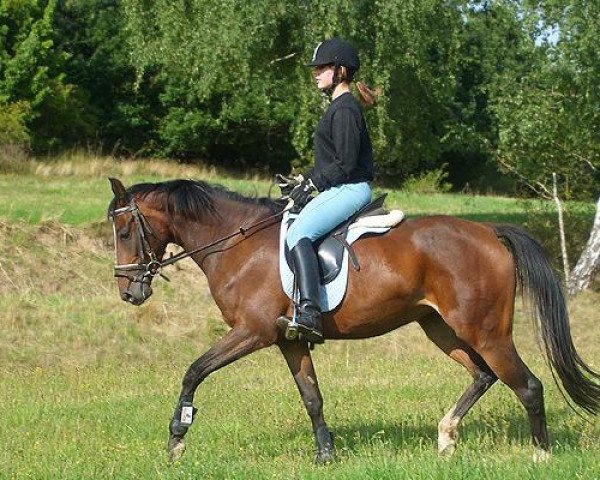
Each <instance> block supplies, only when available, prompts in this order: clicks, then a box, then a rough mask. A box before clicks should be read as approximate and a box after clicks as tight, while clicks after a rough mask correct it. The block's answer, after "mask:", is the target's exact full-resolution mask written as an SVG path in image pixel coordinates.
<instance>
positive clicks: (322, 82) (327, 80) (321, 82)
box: [313, 65, 334, 90]
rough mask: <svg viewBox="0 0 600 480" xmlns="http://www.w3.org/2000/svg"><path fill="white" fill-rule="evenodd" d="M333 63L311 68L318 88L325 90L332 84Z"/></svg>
mask: <svg viewBox="0 0 600 480" xmlns="http://www.w3.org/2000/svg"><path fill="white" fill-rule="evenodd" d="M333 70H334V69H333V65H321V66H319V67H314V68H313V76H314V77H315V81H316V82H317V88H318V89H319V90H325V89H327V88H329V87H331V85H333Z"/></svg>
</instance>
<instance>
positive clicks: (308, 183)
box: [290, 179, 317, 207]
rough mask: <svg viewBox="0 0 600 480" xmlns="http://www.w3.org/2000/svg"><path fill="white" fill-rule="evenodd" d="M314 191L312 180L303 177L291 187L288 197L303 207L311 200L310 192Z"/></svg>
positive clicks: (296, 204)
mask: <svg viewBox="0 0 600 480" xmlns="http://www.w3.org/2000/svg"><path fill="white" fill-rule="evenodd" d="M316 191H317V189H316V187H315V185H314V183H313V182H312V180H310V179H308V180H304V179H303V180H302V181H301V182H300V183H299V184H298V185H296V186H295V187H294V188H293V189H292V191H291V192H290V198H291V199H292V200H293V201H294V205H295V206H297V207H304V206H305V205H306V204H307V203H308V202H309V201H310V200H311V198H312V197H311V193H312V192H316Z"/></svg>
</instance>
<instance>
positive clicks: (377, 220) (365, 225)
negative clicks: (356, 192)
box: [279, 210, 404, 312]
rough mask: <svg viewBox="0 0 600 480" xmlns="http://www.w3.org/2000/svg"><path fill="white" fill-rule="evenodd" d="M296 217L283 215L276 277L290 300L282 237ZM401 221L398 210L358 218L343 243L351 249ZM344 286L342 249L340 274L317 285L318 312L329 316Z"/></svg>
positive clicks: (291, 277) (345, 269)
mask: <svg viewBox="0 0 600 480" xmlns="http://www.w3.org/2000/svg"><path fill="white" fill-rule="evenodd" d="M296 216H297V215H296V214H290V213H289V212H286V213H285V214H284V216H283V220H282V222H281V231H280V234H279V273H280V276H281V285H282V286H283V290H284V291H285V293H286V295H287V296H288V297H290V298H293V295H294V273H293V272H292V271H291V269H290V267H289V266H288V264H287V261H286V259H285V237H286V235H287V229H288V220H289V219H290V218H295V217H296ZM403 218H404V214H403V213H402V212H401V211H400V210H392V211H391V212H390V213H389V214H387V215H373V216H371V217H363V218H360V219H358V221H357V222H355V223H353V224H352V225H350V227H349V229H348V237H347V238H346V241H347V242H348V244H349V245H352V244H353V243H354V242H355V241H356V240H358V239H359V238H360V237H361V236H362V235H364V234H365V233H379V234H381V233H385V232H387V231H388V230H389V229H390V228H392V227H393V226H395V225H398V224H399V223H400V222H401V221H402V219H403ZM359 261H360V259H359ZM347 286H348V250H347V249H344V258H343V260H342V269H341V270H340V273H339V274H338V276H337V277H336V278H335V279H333V280H332V281H331V282H329V283H328V284H327V285H321V299H320V302H321V310H322V311H324V312H329V311H330V310H333V309H334V308H336V307H337V306H338V305H339V304H340V303H341V302H342V299H343V298H344V294H345V293H346V287H347Z"/></svg>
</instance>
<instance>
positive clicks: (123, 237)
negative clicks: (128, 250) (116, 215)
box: [119, 229, 131, 240]
mask: <svg viewBox="0 0 600 480" xmlns="http://www.w3.org/2000/svg"><path fill="white" fill-rule="evenodd" d="M130 236H131V234H130V233H129V229H126V230H125V229H123V230H121V231H120V232H119V238H120V239H121V240H127V239H128V238H129V237H130Z"/></svg>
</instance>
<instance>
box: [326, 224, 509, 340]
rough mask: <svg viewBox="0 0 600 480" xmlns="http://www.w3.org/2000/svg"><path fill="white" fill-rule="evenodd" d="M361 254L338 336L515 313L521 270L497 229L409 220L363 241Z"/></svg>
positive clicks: (338, 321) (336, 319)
mask: <svg viewBox="0 0 600 480" xmlns="http://www.w3.org/2000/svg"><path fill="white" fill-rule="evenodd" d="M355 250H356V254H357V255H358V258H359V261H360V265H361V268H360V270H359V271H351V274H350V279H349V283H348V291H347V294H346V299H345V301H344V303H343V305H342V307H341V308H340V309H339V311H337V312H334V315H333V318H334V324H335V327H336V328H335V329H334V330H337V332H336V331H333V332H331V333H332V334H333V335H334V336H339V337H340V338H342V337H362V336H374V335H379V334H382V333H386V332H387V331H390V330H392V329H394V328H397V327H398V326H401V325H403V324H405V323H409V322H411V321H415V320H419V319H420V318H422V317H423V316H425V315H428V314H431V313H432V311H433V310H437V312H438V313H439V314H441V315H442V316H445V315H446V314H448V313H449V312H454V311H459V310H464V309H465V308H466V306H467V305H470V306H471V307H473V305H475V304H476V305H475V310H477V309H480V310H483V309H484V308H486V307H489V305H491V304H492V303H494V304H499V303H502V305H501V306H499V307H498V308H501V309H506V308H508V306H509V305H510V308H512V304H513V301H514V290H515V266H514V263H513V260H512V256H511V255H510V253H509V252H508V250H507V249H506V248H505V247H504V246H503V245H502V243H501V242H500V241H499V240H498V238H497V237H496V235H495V233H494V231H493V229H492V228H491V226H489V225H486V224H482V223H476V222H471V221H468V220H463V219H459V218H456V217H451V216H442V215H440V216H430V217H420V218H414V219H407V220H405V221H404V222H403V223H402V224H400V225H399V226H398V227H396V228H393V229H392V230H390V232H388V233H387V234H385V235H381V236H368V237H366V238H364V239H361V240H359V241H358V242H356V244H355ZM432 309H433V310H432ZM472 309H473V308H472ZM471 313H472V312H471ZM476 313H477V312H476ZM481 313H482V314H483V312H481ZM336 334H339V335H336Z"/></svg>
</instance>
